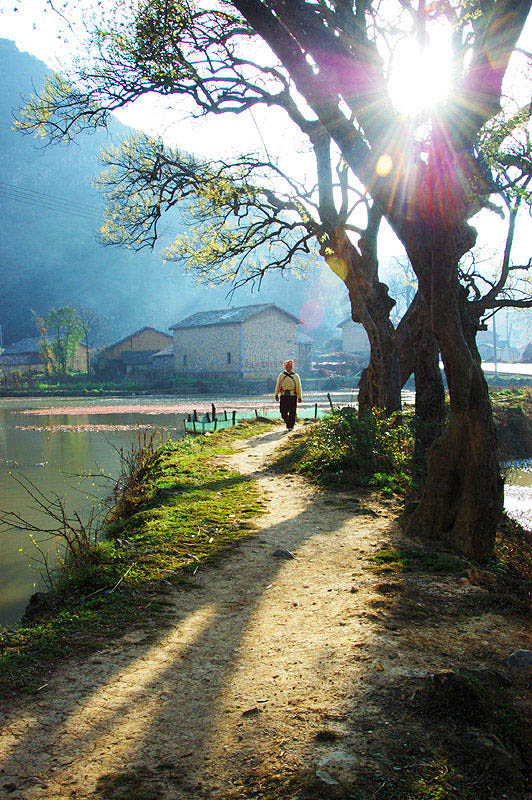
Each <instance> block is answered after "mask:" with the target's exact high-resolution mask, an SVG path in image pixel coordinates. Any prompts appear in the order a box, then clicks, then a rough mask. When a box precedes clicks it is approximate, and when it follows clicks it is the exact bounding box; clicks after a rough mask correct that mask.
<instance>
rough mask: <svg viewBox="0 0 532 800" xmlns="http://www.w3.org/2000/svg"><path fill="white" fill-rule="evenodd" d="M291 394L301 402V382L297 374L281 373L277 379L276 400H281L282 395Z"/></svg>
mask: <svg viewBox="0 0 532 800" xmlns="http://www.w3.org/2000/svg"><path fill="white" fill-rule="evenodd" d="M285 392H290V394H291V395H292V396H293V395H297V399H298V400H299V402H301V380H300V378H299V375H298V374H297V372H281V374H280V375H279V377H278V378H277V385H276V387H275V399H276V400H278V399H279V395H280V394H284V393H285Z"/></svg>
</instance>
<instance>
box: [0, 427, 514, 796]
mask: <svg viewBox="0 0 532 800" xmlns="http://www.w3.org/2000/svg"><path fill="white" fill-rule="evenodd" d="M285 435H286V434H285V433H282V432H280V431H278V430H275V431H274V432H271V433H268V434H265V435H262V436H260V437H257V438H255V439H253V440H249V441H246V442H244V443H243V444H242V445H241V446H240V449H239V450H238V452H237V453H236V454H235V455H234V456H233V457H232V458H231V462H232V465H233V466H235V467H236V468H238V469H239V470H240V471H241V472H243V473H247V474H253V475H254V476H255V477H256V479H257V480H258V482H259V484H260V486H261V488H262V490H263V492H264V494H265V496H266V498H267V499H268V510H267V513H266V514H265V515H264V516H263V517H262V518H261V519H260V520H259V521H258V532H257V534H256V535H255V536H253V537H251V538H250V539H248V540H246V541H244V542H243V543H242V544H241V545H240V547H239V548H238V549H237V550H235V551H234V552H233V553H232V554H231V556H230V557H229V558H228V559H227V560H226V561H225V562H223V564H221V565H220V566H218V567H213V568H209V569H206V570H205V571H204V572H202V573H198V575H197V576H196V585H195V586H194V587H193V588H192V589H191V590H188V591H180V592H178V593H176V594H175V596H173V598H172V608H171V618H172V625H171V626H169V627H168V629H167V630H165V632H164V634H161V632H160V628H156V627H154V626H152V625H151V624H150V620H149V619H147V620H146V624H145V626H144V627H143V628H142V629H139V630H135V631H132V632H130V633H128V634H126V635H125V636H124V637H123V638H122V639H121V640H119V641H117V642H116V643H115V644H113V645H110V646H108V647H107V648H106V649H105V650H104V651H101V652H98V653H96V654H94V655H93V656H91V657H90V658H88V659H84V660H79V661H77V660H76V659H75V658H74V659H71V660H69V661H68V662H67V663H65V664H63V665H61V666H60V667H59V668H58V669H57V670H56V671H55V673H54V674H53V676H52V677H51V679H50V680H49V683H48V685H47V686H46V687H45V689H43V690H42V691H41V692H40V693H39V694H37V695H35V696H31V697H25V698H21V699H20V700H19V701H18V702H17V704H16V706H14V707H13V708H10V709H7V710H5V711H4V714H3V718H2V720H1V721H2V725H1V728H2V731H1V736H0V764H1V770H2V771H1V772H0V796H1V797H4V796H5V797H11V798H20V800H22V799H23V800H41V799H42V800H44V799H45V798H46V800H64V799H65V798H79V799H82V798H105V800H115V798H116V799H117V800H118V798H124V799H125V798H127V800H152V799H153V800H155V798H161V799H164V800H170V799H172V800H181V798H183V800H184V799H185V798H186V799H187V800H191V798H198V797H203V796H211V795H212V796H216V795H218V794H219V795H220V796H227V794H228V793H229V792H230V791H232V790H237V789H238V788H239V787H241V786H242V785H243V783H245V780H246V778H247V776H249V775H252V774H254V775H257V774H259V775H260V774H261V773H262V772H267V773H268V774H270V775H275V774H296V773H298V772H300V771H305V770H310V771H311V772H312V774H316V772H317V775H318V780H320V781H322V782H323V785H324V789H325V787H326V786H327V785H334V786H341V785H342V782H343V780H344V777H343V775H344V772H345V771H351V772H352V771H353V770H355V769H361V770H375V769H376V768H378V767H379V764H380V763H381V758H382V759H385V758H386V756H385V755H383V741H382V740H383V737H388V738H390V739H394V738H396V737H397V736H398V733H397V731H394V730H392V729H391V727H390V720H391V719H393V715H392V716H387V711H386V709H387V708H389V707H390V706H389V704H390V686H391V685H392V684H393V683H394V682H396V681H398V680H399V681H401V680H402V681H403V682H405V681H406V682H408V681H412V680H414V681H415V680H416V679H417V678H419V676H421V675H423V674H424V673H425V671H426V670H433V669H438V668H441V667H442V666H449V662H452V664H453V665H456V663H460V660H461V659H462V658H465V655H466V650H467V651H468V654H467V657H468V659H469V661H471V653H470V652H469V651H470V650H471V648H473V649H474V652H475V653H476V656H475V658H476V663H478V664H479V665H482V664H484V663H490V662H492V661H493V660H494V659H497V660H498V661H501V659H503V658H504V657H505V655H507V654H508V652H511V650H512V649H515V647H517V646H521V647H525V646H526V645H527V642H526V641H525V639H526V637H525V635H524V633H523V637H522V638H520V639H519V641H516V635H517V633H518V632H516V630H515V629H513V630H510V629H509V628H508V626H506V628H503V627H502V626H501V625H500V624H499V623H498V621H497V619H496V618H495V617H494V614H493V612H492V611H490V610H485V611H483V610H482V609H481V607H480V606H479V608H477V609H476V612H477V613H474V614H469V615H468V616H465V617H464V616H462V617H461V619H460V622H459V626H458V630H459V640H456V637H454V638H453V636H452V635H451V630H452V631H453V632H454V630H455V628H456V626H457V620H456V615H455V614H451V615H450V617H449V620H447V621H446V620H445V619H440V620H439V621H438V624H437V625H436V626H435V623H434V622H433V623H432V624H429V623H428V622H427V615H426V614H425V610H426V609H427V608H428V610H429V612H430V608H431V606H430V603H436V604H437V605H438V607H442V605H441V604H442V603H444V602H445V596H446V594H447V595H450V593H451V591H452V592H453V593H454V595H456V593H457V592H458V596H459V597H462V596H463V598H464V602H465V601H467V603H469V604H470V600H471V598H473V599H474V600H475V602H476V598H478V597H480V595H481V594H483V590H481V589H479V587H478V586H472V585H471V584H468V583H467V582H464V579H458V578H454V577H447V578H438V579H436V578H433V577H427V578H426V580H425V583H424V585H423V593H424V595H425V594H426V595H427V596H428V597H429V601H428V602H429V605H428V606H427V604H426V602H425V600H423V599H422V598H421V597H418V595H416V594H415V593H414V594H413V593H412V591H409V592H406V594H405V593H404V592H403V595H402V599H401V602H400V603H399V602H398V600H397V594H398V593H400V592H401V591H403V590H404V582H403V580H402V579H400V578H399V579H397V578H392V579H387V580H385V581H383V579H382V576H376V575H375V574H373V573H372V572H371V571H370V570H368V558H369V556H370V555H371V553H372V552H375V548H376V547H379V546H382V545H385V544H386V545H387V544H388V543H389V542H391V541H393V540H394V539H395V538H397V537H398V536H399V533H398V531H397V530H396V528H395V526H394V523H393V522H392V520H393V513H391V512H392V511H393V504H392V503H391V504H390V505H388V506H386V505H383V504H381V503H379V502H377V501H376V500H375V498H372V496H371V495H366V496H362V495H361V496H360V501H359V502H353V500H351V499H350V498H347V497H341V496H339V495H336V494H328V493H325V492H316V490H315V489H314V488H312V487H310V486H309V485H308V484H307V483H306V482H305V481H303V480H302V479H299V478H297V477H285V476H277V475H274V474H272V473H271V472H269V471H268V469H267V467H265V465H267V462H268V460H269V458H270V457H271V455H272V453H273V452H274V450H275V449H276V448H277V447H278V445H279V442H280V441H281V440H282V439H283V437H284V436H285ZM277 548H286V549H288V550H290V551H292V552H293V553H294V554H295V558H293V559H283V558H279V557H277V556H275V555H274V552H275V550H276V549H277ZM460 581H461V582H460ZM416 604H417V605H416ZM468 607H469V606H468ZM416 609H417V610H418V612H419V613H418V615H417V619H416V618H415V614H414V622H413V623H412V624H410V623H409V624H405V619H407V618H409V619H411V617H408V616H407V614H410V615H411V614H412V613H414V612H415V611H416ZM401 615H403V616H401ZM434 626H435V627H434ZM392 727H393V726H392ZM399 738H401V737H400V736H399ZM401 746H402V742H401ZM405 746H406V745H405Z"/></svg>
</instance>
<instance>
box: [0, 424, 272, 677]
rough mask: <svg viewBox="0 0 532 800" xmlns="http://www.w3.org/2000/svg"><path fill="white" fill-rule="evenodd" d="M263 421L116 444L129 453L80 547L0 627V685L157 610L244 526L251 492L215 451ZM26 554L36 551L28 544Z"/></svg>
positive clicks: (255, 500) (251, 510) (37, 673)
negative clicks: (18, 619) (51, 581)
mask: <svg viewBox="0 0 532 800" xmlns="http://www.w3.org/2000/svg"><path fill="white" fill-rule="evenodd" d="M269 427H270V425H269V424H268V423H264V424H262V425H260V424H255V425H253V426H249V425H247V424H245V423H244V424H242V425H240V426H239V427H238V429H233V430H232V431H231V432H230V433H229V432H227V433H221V434H218V435H217V436H216V437H215V438H211V437H206V438H201V439H194V440H193V439H183V440H180V441H171V442H169V443H168V444H167V445H165V446H163V447H161V448H159V449H155V450H154V449H152V448H150V447H148V448H147V449H146V448H145V451H144V452H142V448H141V450H140V451H139V450H138V449H137V448H134V449H131V450H129V451H128V450H126V451H124V452H125V457H126V462H127V461H128V459H129V458H130V456H131V455H132V454H133V453H136V454H137V455H135V457H134V463H125V464H124V470H123V475H122V478H121V479H119V481H118V483H117V487H116V488H117V491H116V492H115V496H114V500H113V505H112V509H111V511H110V513H109V514H108V516H107V524H106V526H105V528H104V531H103V534H102V535H101V536H100V537H98V540H97V542H94V541H93V542H92V543H91V546H90V553H89V554H88V555H89V557H88V558H87V559H84V558H80V559H79V560H78V562H77V563H72V565H71V567H70V568H68V569H66V570H63V571H60V572H59V581H58V584H57V585H56V587H55V589H54V591H53V592H48V593H40V594H39V595H37V598H36V600H35V601H34V602H33V604H30V606H29V607H28V609H27V612H26V615H25V616H24V618H23V620H22V625H21V626H20V627H17V628H12V629H4V630H3V631H0V688H1V690H3V691H10V690H19V689H23V690H26V691H33V690H36V689H38V686H39V685H40V684H41V683H43V682H44V681H45V677H43V676H45V674H46V669H47V667H48V665H53V664H54V663H55V661H57V660H58V659H60V658H63V657H65V656H68V655H69V654H71V653H72V652H73V651H77V650H79V649H80V648H81V649H82V650H85V651H87V652H89V651H91V650H94V649H95V648H97V647H98V646H99V644H100V643H102V642H105V641H107V640H108V639H109V638H112V637H115V636H119V635H120V633H121V631H123V630H124V629H125V627H126V626H128V625H131V624H134V623H135V621H137V620H138V619H139V618H141V617H142V616H143V615H145V614H149V615H150V617H152V618H154V619H156V618H158V616H159V615H161V614H162V615H163V616H164V612H165V608H166V601H165V594H166V593H167V592H168V591H169V590H171V589H172V588H173V587H174V586H176V585H180V586H181V585H183V586H185V585H186V583H187V580H188V579H189V578H190V577H191V576H193V575H194V573H195V571H197V569H198V567H199V566H201V565H203V564H206V563H210V562H211V561H214V560H216V559H217V558H219V557H220V555H221V554H222V553H223V552H224V551H225V550H226V549H227V548H228V547H230V546H231V545H232V544H234V543H236V542H237V541H239V539H240V538H242V537H243V536H246V535H249V533H250V531H251V530H252V526H251V524H250V519H251V518H252V517H254V516H256V515H257V514H259V513H260V510H261V507H262V505H261V501H260V498H259V497H258V495H257V492H256V490H255V489H254V488H253V486H252V485H251V484H250V482H249V480H247V479H246V478H243V477H241V476H239V475H238V474H236V473H235V472H234V471H231V470H229V469H228V468H227V467H226V466H224V465H223V464H221V463H218V460H219V459H220V458H221V457H222V456H223V455H225V454H227V453H229V452H231V449H232V448H231V445H230V441H232V440H234V439H239V438H245V437H247V436H252V435H255V434H256V433H257V432H258V431H260V430H264V429H268V428H269ZM145 441H146V440H145ZM176 530H177V535H176ZM28 556H29V557H30V558H32V557H34V558H35V559H37V558H38V556H39V554H38V553H37V552H35V553H33V554H32V552H31V548H30V549H29V551H28Z"/></svg>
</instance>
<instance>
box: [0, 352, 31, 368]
mask: <svg viewBox="0 0 532 800" xmlns="http://www.w3.org/2000/svg"><path fill="white" fill-rule="evenodd" d="M40 363H41V357H40V355H39V353H13V354H9V353H7V354H6V353H3V354H2V355H1V356H0V367H18V366H20V367H24V366H28V365H29V364H40Z"/></svg>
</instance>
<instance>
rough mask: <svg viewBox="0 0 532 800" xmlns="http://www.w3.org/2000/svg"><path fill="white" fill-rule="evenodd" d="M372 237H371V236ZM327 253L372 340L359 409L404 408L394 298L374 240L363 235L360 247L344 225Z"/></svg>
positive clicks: (354, 314)
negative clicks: (393, 317)
mask: <svg viewBox="0 0 532 800" xmlns="http://www.w3.org/2000/svg"><path fill="white" fill-rule="evenodd" d="M368 239H369V237H368ZM328 247H330V249H331V253H329V252H327V249H328V248H326V249H325V250H324V256H325V259H326V261H327V263H328V264H329V266H330V267H331V269H333V271H334V272H336V274H337V275H339V276H340V277H341V278H342V280H343V282H344V283H345V285H346V287H347V291H348V293H349V300H350V304H351V319H352V320H353V322H359V323H361V324H362V325H363V326H364V330H365V331H366V333H367V335H368V339H369V343H370V360H369V364H368V366H367V367H366V369H365V370H364V371H363V373H362V376H361V379H360V382H359V393H358V409H359V414H364V413H365V412H366V411H368V410H371V409H372V408H381V409H384V410H385V411H386V412H387V413H389V414H391V413H393V412H394V411H400V410H401V386H400V369H399V354H398V351H397V349H396V347H395V329H394V326H393V324H392V322H391V320H390V310H391V309H392V308H393V306H394V302H395V301H394V300H393V299H392V298H391V297H390V295H389V294H388V287H387V286H386V284H384V283H381V282H380V281H379V280H378V276H377V269H378V263H377V258H376V253H375V250H374V248H373V243H372V242H371V241H368V240H366V239H365V238H361V239H360V242H359V248H360V249H357V248H356V247H355V246H354V245H353V243H352V242H351V241H350V239H349V238H348V236H347V235H346V234H345V232H344V231H343V230H341V229H338V230H336V231H335V233H334V235H333V236H332V237H331V238H330V242H329V244H328Z"/></svg>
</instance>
